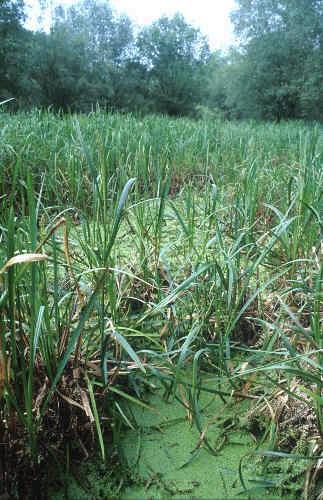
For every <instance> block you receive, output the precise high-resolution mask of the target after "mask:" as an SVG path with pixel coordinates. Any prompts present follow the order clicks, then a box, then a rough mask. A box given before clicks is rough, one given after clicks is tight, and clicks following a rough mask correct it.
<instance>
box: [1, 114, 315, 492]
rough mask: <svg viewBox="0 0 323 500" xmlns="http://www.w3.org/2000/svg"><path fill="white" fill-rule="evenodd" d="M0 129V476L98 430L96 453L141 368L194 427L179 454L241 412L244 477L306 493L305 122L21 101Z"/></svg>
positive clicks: (309, 391)
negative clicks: (247, 436)
mask: <svg viewBox="0 0 323 500" xmlns="http://www.w3.org/2000/svg"><path fill="white" fill-rule="evenodd" d="M0 130H1V136H2V144H3V147H2V149H1V151H0V154H1V165H2V168H1V169H0V203H1V210H0V479H1V480H0V495H2V494H5V493H9V494H10V496H11V498H14V497H15V496H16V497H17V496H18V498H37V497H38V496H37V494H36V493H35V492H37V491H39V480H40V477H42V475H44V476H45V480H46V477H47V480H52V479H53V477H55V478H56V477H57V473H56V472H55V474H53V472H52V470H51V468H50V467H49V463H50V462H51V461H53V457H55V460H56V461H57V462H58V463H59V464H60V465H59V466H60V468H61V469H63V470H64V469H66V470H73V468H72V467H73V466H74V465H75V464H76V463H77V461H78V460H79V459H80V458H85V457H86V456H87V454H89V453H90V451H91V450H93V449H96V450H98V451H100V452H101V456H102V460H105V461H107V462H108V463H107V464H106V465H105V466H103V468H104V469H106V470H107V471H110V470H111V461H112V460H113V456H115V455H114V451H115V450H118V452H120V433H121V430H122V429H123V428H124V427H127V428H132V429H138V433H139V435H141V433H142V434H144V433H145V432H146V431H147V428H145V427H144V424H143V422H142V421H141V420H139V419H136V418H135V417H134V414H133V412H132V409H131V406H129V403H130V402H131V403H132V404H136V405H137V406H138V405H139V406H140V407H142V405H145V401H147V400H146V399H145V388H150V390H154V387H156V383H157V381H159V382H158V383H160V384H163V385H164V386H165V397H166V396H167V395H168V398H170V401H172V405H175V404H181V401H183V403H182V404H183V405H184V408H185V415H187V417H184V418H187V424H188V425H191V424H192V422H194V424H195V425H196V427H197V429H198V430H199V435H200V438H199V440H198V443H197V445H196V450H194V463H195V460H198V458H199V456H198V455H199V453H200V452H202V451H203V453H205V452H206V450H207V453H210V455H209V460H208V461H209V463H210V467H212V468H213V467H215V468H216V467H219V462H220V461H221V460H222V451H221V453H220V454H219V453H218V451H219V446H220V445H221V448H222V446H224V445H225V443H224V442H223V436H227V438H228V441H230V433H231V431H232V430H233V428H237V427H239V426H241V425H242V426H244V432H246V426H247V429H248V432H249V431H250V430H251V432H252V435H253V437H254V439H256V441H257V442H256V443H255V447H257V451H256V453H258V454H259V453H260V452H261V450H264V449H265V450H266V452H265V453H266V454H267V455H266V459H265V460H264V461H263V462H259V456H258V464H259V466H261V467H262V468H261V470H259V472H258V473H256V472H255V470H253V471H252V474H251V475H249V474H247V476H246V472H247V471H246V470H245V465H244V464H245V462H251V457H246V460H245V461H244V463H241V467H240V476H239V475H238V471H237V470H236V469H235V471H234V473H235V478H236V480H237V483H238V484H240V482H242V483H243V488H244V490H245V491H244V493H245V494H244V495H243V496H244V497H246V496H247V491H246V490H248V489H250V494H249V495H248V496H250V497H252V498H255V497H256V498H259V497H260V496H262V493H264V492H265V491H267V492H268V493H269V496H268V498H277V497H278V496H279V495H281V496H283V497H286V496H289V498H301V496H300V494H301V491H302V490H303V491H304V497H305V498H316V496H315V495H314V493H315V484H316V482H317V480H318V479H319V476H318V474H317V471H318V470H319V463H320V460H318V459H319V453H320V446H321V442H322V435H323V406H322V389H323V387H322V366H323V363H322V361H323V359H322V357H323V350H322V340H323V339H322V335H321V332H322V315H321V305H322V278H323V276H322V274H323V271H322V266H320V259H321V240H322V221H321V218H320V208H321V206H322V191H321V189H320V186H321V185H322V177H323V171H322V168H321V164H322V140H321V138H322V127H321V126H319V125H305V124H303V123H302V122H300V121H299V122H293V123H284V122H283V123H280V124H268V123H261V124H255V123H254V122H253V121H249V122H242V123H237V122H229V121H226V122H223V121H220V120H214V119H211V120H206V119H205V120H199V121H198V120H191V119H189V118H180V119H178V118H177V119H173V118H169V117H165V116H151V115H149V116H145V117H143V118H138V117H136V116H133V115H131V114H117V113H115V114H114V113H102V112H94V113H91V114H90V115H85V114H79V115H76V114H73V115H72V114H65V115H61V116H58V115H57V114H54V113H51V112H47V111H39V110H38V111H36V110H34V111H33V112H19V113H11V114H9V113H5V112H0ZM190 369H192V372H190ZM205 370H206V371H207V372H208V378H209V379H210V386H209V387H210V389H211V390H212V391H213V396H214V397H217V398H218V397H219V396H218V394H220V396H221V401H222V402H221V401H219V405H220V410H219V415H214V414H212V415H211V416H210V418H207V417H206V416H205V414H204V413H203V412H204V409H205V408H206V406H208V405H204V403H203V400H202V399H200V396H201V395H202V393H203V383H202V382H201V380H202V378H201V377H202V372H205ZM187 372H188V373H191V375H190V377H189V379H187V378H185V377H187ZM185 380H188V383H186V382H185ZM175 396H176V399H172V398H173V397H175ZM241 396H242V398H243V400H244V399H245V397H246V398H247V399H250V401H251V403H252V404H251V407H250V408H249V410H248V408H247V407H246V406H245V405H244V404H243V406H241V407H240V404H239V401H240V403H241V399H240V398H241ZM245 402H246V401H244V403H245ZM230 405H231V407H232V405H234V406H233V407H234V413H235V415H234V418H230V419H229V420H228V418H227V417H225V416H224V415H223V413H222V410H223V411H225V408H226V407H228V406H230ZM238 407H240V409H241V411H240V410H239V413H240V414H241V413H242V417H243V421H244V423H243V421H242V420H241V422H240V420H239V419H238V418H237V411H238ZM236 410H237V411H236ZM215 417H219V419H217V418H215ZM158 418H159V415H158V411H157V412H156V413H154V414H153V416H152V417H151V422H152V423H153V425H154V428H157V429H160V428H159V426H158V425H157V422H158V420H157V419H158ZM170 421H172V419H170ZM185 421H186V420H185ZM214 426H215V427H216V428H217V429H218V430H219V432H220V433H221V441H220V444H219V443H218V442H217V441H215V440H214V439H212V434H210V431H211V428H212V427H213V428H214ZM240 430H241V429H240ZM189 432H190V433H191V430H190V431H189ZM160 435H161V436H164V434H163V432H161V433H160ZM231 437H232V436H231ZM239 441H240V436H239ZM232 442H234V443H235V444H236V442H237V438H236V437H233V439H232ZM221 443H222V444H221ZM136 448H137V445H136ZM84 450H85V451H84ZM190 451H191V450H190ZM251 451H252V450H250V452H251ZM195 452H196V453H195ZM235 453H238V449H237V448H235ZM289 453H291V456H290V460H293V461H292V462H290V463H291V465H289V467H288V469H287V471H289V473H288V474H287V473H286V474H285V475H283V476H282V475H281V474H279V470H280V460H279V459H280V458H281V457H283V458H284V459H286V456H287V457H289V455H288V454H289ZM188 455H189V456H187V457H186V458H187V460H188V461H189V462H190V461H191V459H192V456H191V453H189V454H188ZM214 455H215V457H214ZM138 456H139V455H138ZM295 457H296V458H295ZM186 458H185V459H186ZM240 458H241V457H240ZM212 460H213V462H212ZM295 460H297V461H298V464H297V468H296V469H295V467H296V464H295ZM220 463H221V462H220ZM252 463H254V462H252ZM270 463H271V464H272V466H273V469H274V471H276V472H275V474H274V476H271V480H270V481H269V480H268V478H267V477H266V475H267V473H268V469H267V466H269V465H270ZM187 465H189V464H187ZM229 465H230V467H229V468H230V469H231V466H232V464H229ZM299 467H301V469H299ZM225 468H227V464H226V463H225ZM188 470H190V469H188ZM296 471H297V475H296ZM207 473H208V471H206V473H205V474H207ZM242 475H243V477H245V481H242V479H241V477H242ZM150 476H151V471H150ZM116 477H117V478H118V479H119V481H121V480H122V473H121V469H119V470H118V471H117V475H116ZM239 477H240V479H239ZM31 478H34V480H33V484H31V482H32V480H31ZM295 478H296V479H295ZM249 479H250V480H249ZM233 482H234V481H233ZM147 484H148V483H147ZM149 484H150V483H149ZM33 487H34V489H33ZM256 488H257V489H256ZM240 489H241V488H240ZM277 492H278V493H279V495H277V496H275V495H276V493H277ZM293 492H295V496H293V495H289V493H293ZM17 493H18V495H17ZM211 493H212V495H211V496H212V498H213V493H214V492H213V491H212V492H211ZM148 494H149V496H150V495H151V492H150V491H149V493H148ZM287 494H288V495H287ZM66 496H67V495H66ZM107 496H108V495H104V496H102V497H97V496H96V495H94V497H95V498H107ZM68 497H69V498H77V497H75V496H73V495H70V496H68ZM85 497H86V498H92V497H93V495H90V494H87V495H86V496H85ZM50 498H52V497H50ZM82 498H84V497H82ZM109 498H110V496H109ZM111 498H119V496H114V497H113V496H112V495H111ZM121 498H122V497H121ZM143 498H144V497H143Z"/></svg>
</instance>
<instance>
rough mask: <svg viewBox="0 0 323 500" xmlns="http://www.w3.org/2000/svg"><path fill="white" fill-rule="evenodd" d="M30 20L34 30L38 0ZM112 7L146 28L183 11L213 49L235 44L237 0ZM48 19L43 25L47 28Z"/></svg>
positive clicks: (139, 1) (138, 0) (33, 0)
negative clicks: (233, 13) (232, 14)
mask: <svg viewBox="0 0 323 500" xmlns="http://www.w3.org/2000/svg"><path fill="white" fill-rule="evenodd" d="M26 3H27V5H29V6H30V9H29V13H30V14H29V21H28V23H27V26H28V27H29V28H31V29H35V28H36V25H37V18H38V16H39V14H40V11H39V7H38V0H27V1H26ZM47 3H48V4H50V3H52V4H54V5H57V4H60V3H61V4H63V5H71V4H72V3H74V2H73V0H61V1H60V0H47ZM110 5H111V6H112V7H113V8H114V9H115V10H116V11H117V12H119V13H125V14H128V16H129V17H130V18H131V19H132V20H133V21H134V22H135V23H136V24H137V25H145V24H150V23H151V22H152V21H155V20H156V19H158V18H159V17H160V16H162V15H163V14H166V15H170V16H171V15H173V14H175V12H181V13H182V14H183V15H184V17H185V19H186V20H187V21H188V22H190V23H191V24H193V25H194V26H196V27H198V28H200V29H201V31H202V32H203V33H204V34H205V35H207V36H208V38H209V41H210V45H211V47H212V48H213V49H215V48H216V49H226V48H228V47H229V46H230V45H231V44H232V43H233V42H234V37H233V30H232V25H231V22H230V17H229V15H230V12H231V10H233V9H234V7H235V2H234V0H110ZM48 23H49V21H48V16H47V20H46V16H45V21H44V25H45V26H46V27H48Z"/></svg>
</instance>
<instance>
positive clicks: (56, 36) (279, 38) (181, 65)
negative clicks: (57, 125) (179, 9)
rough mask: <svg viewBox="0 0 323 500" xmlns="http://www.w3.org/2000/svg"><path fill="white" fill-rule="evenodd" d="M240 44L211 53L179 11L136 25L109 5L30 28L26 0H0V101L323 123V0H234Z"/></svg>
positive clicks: (58, 15) (90, 0)
mask: <svg viewBox="0 0 323 500" xmlns="http://www.w3.org/2000/svg"><path fill="white" fill-rule="evenodd" d="M236 4H237V8H236V10H235V11H234V12H233V13H232V21H233V24H234V27H235V32H236V35H237V37H238V39H239V44H238V45H237V46H235V47H234V48H232V49H231V50H230V51H229V52H228V53H227V54H221V53H219V52H217V51H214V52H211V50H210V48H209V45H208V41H207V39H206V37H205V36H203V34H202V33H201V32H200V30H198V29H196V28H194V27H193V26H191V25H190V24H189V23H188V22H187V21H186V20H185V19H184V18H183V16H182V15H180V14H176V15H175V16H173V17H171V18H169V17H165V16H163V17H162V18H160V19H159V20H157V21H156V22H154V23H152V24H151V25H150V26H146V27H144V28H142V29H140V30H139V31H138V30H137V29H136V28H135V27H134V26H133V24H132V22H131V20H130V19H129V18H128V17H127V16H119V15H117V14H116V13H115V12H114V11H113V9H112V8H111V6H110V4H109V2H102V1H99V0H83V1H81V2H79V3H77V4H74V5H72V6H71V7H68V8H63V7H59V8H57V9H56V10H55V14H54V16H53V19H52V25H51V29H50V32H49V33H45V32H42V31H36V32H33V31H30V30H27V29H26V28H25V27H24V21H25V6H24V2H23V0H0V98H6V97H14V98H15V99H16V106H21V107H26V106H46V107H47V106H51V107H53V108H54V109H60V110H65V111H67V110H72V111H89V110H91V109H92V108H93V107H95V106H96V105H97V104H99V105H100V107H101V108H103V109H118V110H123V111H140V112H142V113H146V112H161V113H168V114H171V115H190V116H198V115H199V110H201V109H204V110H208V114H209V115H212V116H213V115H214V116H225V117H227V118H256V119H269V120H277V121H279V120H281V119H294V118H304V119H308V120H313V119H314V120H322V117H323V99H322V95H323V48H322V38H323V0H237V2H236Z"/></svg>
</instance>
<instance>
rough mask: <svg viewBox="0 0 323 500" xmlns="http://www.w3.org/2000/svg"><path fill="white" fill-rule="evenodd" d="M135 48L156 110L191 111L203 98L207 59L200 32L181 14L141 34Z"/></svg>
mask: <svg viewBox="0 0 323 500" xmlns="http://www.w3.org/2000/svg"><path fill="white" fill-rule="evenodd" d="M137 48H138V54H139V58H140V61H141V62H142V64H144V66H145V67H146V68H147V71H148V73H149V94H150V96H151V98H152V100H153V102H154V107H155V109H156V110H157V111H160V112H163V113H168V114H170V115H182V114H188V113H190V112H192V111H193V110H194V107H195V105H196V104H198V103H199V102H200V100H201V98H202V93H203V89H204V83H205V76H206V75H205V68H206V63H207V61H208V59H209V56H210V52H209V47H208V44H207V41H206V39H205V37H204V36H203V35H202V34H201V32H200V31H199V30H198V29H195V28H194V27H192V26H190V25H189V24H187V23H186V21H185V20H184V18H183V16H181V15H180V14H176V15H175V16H174V17H173V18H168V17H162V18H160V19H159V20H158V21H156V22H155V23H153V24H152V25H151V26H148V27H146V28H144V29H143V30H142V31H141V33H140V34H139V36H138V40H137Z"/></svg>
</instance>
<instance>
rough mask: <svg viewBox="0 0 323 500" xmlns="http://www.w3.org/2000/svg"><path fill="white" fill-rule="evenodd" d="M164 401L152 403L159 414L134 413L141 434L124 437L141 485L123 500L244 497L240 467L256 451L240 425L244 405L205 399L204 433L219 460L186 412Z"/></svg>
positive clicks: (158, 397) (127, 456) (210, 396)
mask: <svg viewBox="0 0 323 500" xmlns="http://www.w3.org/2000/svg"><path fill="white" fill-rule="evenodd" d="M161 396H162V394H161V391H158V392H157V393H156V394H154V395H153V396H152V397H151V399H150V404H151V406H153V407H154V408H155V410H156V411H155V412H150V411H147V410H145V409H142V408H139V407H138V408H133V411H134V415H135V418H136V421H137V424H138V427H139V429H138V430H134V431H132V430H131V431H128V432H127V433H126V434H125V436H124V438H123V440H122V443H121V448H122V452H123V455H124V458H125V460H126V462H127V464H128V465H129V467H130V468H131V469H133V470H134V471H135V477H137V480H138V483H141V484H139V485H138V486H136V485H133V486H132V487H129V488H127V489H126V490H125V491H124V492H123V494H122V496H121V498H123V499H150V498H151V499H159V498H171V497H172V498H174V497H175V498H176V497H182V498H201V499H223V498H231V497H233V496H235V495H237V494H238V493H241V491H243V488H242V486H241V483H240V481H239V474H238V470H239V462H240V459H241V457H242V456H244V455H246V454H248V453H249V452H250V451H251V450H252V449H254V447H255V441H254V440H253V438H252V436H251V435H250V433H248V432H247V431H243V430H242V429H241V427H240V428H239V425H238V420H239V413H241V414H243V412H245V410H246V406H245V404H244V403H241V404H237V402H235V401H231V404H229V405H224V403H223V402H222V401H221V399H220V397H219V396H214V395H213V394H207V393H206V394H204V395H203V396H201V400H200V403H201V404H200V406H201V408H202V409H203V410H202V415H201V421H202V430H203V431H206V433H205V435H206V437H207V439H208V442H209V444H210V446H211V447H212V448H214V449H215V450H218V451H217V453H216V455H215V456H214V455H212V454H211V453H210V451H209V450H207V449H206V446H205V444H203V443H202V442H201V440H200V433H199V431H198V430H197V428H196V426H195V425H194V424H192V425H191V424H190V421H189V418H190V416H189V414H188V412H187V410H186V409H185V407H184V406H183V405H181V404H180V403H178V402H177V401H176V400H173V401H170V402H167V401H165V400H163V399H162V397H161ZM178 396H179V397H180V395H179V394H178Z"/></svg>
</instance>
